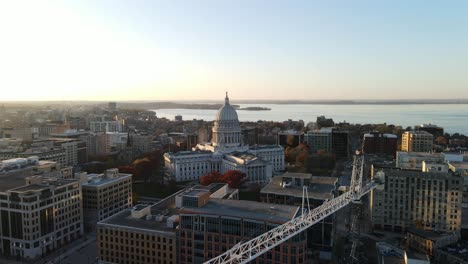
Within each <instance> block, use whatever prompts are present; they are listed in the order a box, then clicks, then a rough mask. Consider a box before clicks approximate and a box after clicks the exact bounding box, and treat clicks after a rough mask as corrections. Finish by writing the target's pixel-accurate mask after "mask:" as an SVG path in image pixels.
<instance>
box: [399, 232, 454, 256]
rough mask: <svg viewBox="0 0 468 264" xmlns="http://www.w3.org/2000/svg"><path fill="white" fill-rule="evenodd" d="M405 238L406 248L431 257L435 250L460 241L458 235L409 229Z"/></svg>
mask: <svg viewBox="0 0 468 264" xmlns="http://www.w3.org/2000/svg"><path fill="white" fill-rule="evenodd" d="M406 238H407V240H406V243H407V245H408V247H410V248H412V249H414V250H416V251H418V252H421V253H424V254H427V255H429V256H431V257H433V256H434V255H435V252H436V250H437V248H441V247H444V246H447V245H450V244H453V243H455V242H457V241H458V240H459V239H460V233H459V232H436V231H431V230H421V229H416V228H409V229H408V230H407V233H406Z"/></svg>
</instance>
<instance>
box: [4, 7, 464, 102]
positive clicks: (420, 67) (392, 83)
mask: <svg viewBox="0 0 468 264" xmlns="http://www.w3.org/2000/svg"><path fill="white" fill-rule="evenodd" d="M226 90H227V91H229V93H230V97H231V99H233V100H236V99H400V98H410V99H419V98H421V99H425V98H468V1H427V0H424V1H416V0H411V1H408V0H401V1H375V0H369V1H354V0H353V1H348V0H343V1H334V0H331V1H322V0H321V1H311V0H307V1H284V0H283V1H272V0H269V1H266V0H265V1H254V0H244V1H242V0H241V1H239V0H236V1H228V0H212V1H203V0H187V1H177V0H168V1H157V0H151V1H138V0H136V1H116V0H111V1H94V0H93V1H83V0H80V1H72V0H70V1H18V0H14V1H8V0H5V1H1V2H0V101H1V100H18V99H23V100H51V99H52V100H62V99H66V100H74V99H77V100H78V99H79V100H81V99H85V100H139V99H143V100H151V99H155V100H165V99H183V100H193V99H219V100H222V98H223V97H224V91H226Z"/></svg>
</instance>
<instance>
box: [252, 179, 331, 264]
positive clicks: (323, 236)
mask: <svg viewBox="0 0 468 264" xmlns="http://www.w3.org/2000/svg"><path fill="white" fill-rule="evenodd" d="M304 186H306V187H307V193H308V198H309V203H308V204H309V205H310V207H311V209H313V208H315V207H318V206H320V205H322V204H323V203H324V202H325V201H327V200H331V199H333V198H334V197H335V196H336V195H337V187H338V178H336V177H323V176H312V175H311V174H308V173H284V174H282V175H280V176H276V177H273V178H272V180H271V181H270V182H269V183H268V184H267V185H266V186H265V187H263V188H262V190H261V191H260V200H261V201H262V202H264V203H274V204H286V205H294V206H302V200H303V197H304V193H303V187H304ZM333 222H334V218H333V215H332V216H329V217H327V218H325V219H324V220H322V221H320V222H319V223H317V224H316V225H314V226H312V227H310V228H309V229H308V230H307V240H308V241H307V247H308V248H309V249H311V250H316V251H318V252H319V255H320V256H321V258H322V259H323V260H331V252H332V246H333Z"/></svg>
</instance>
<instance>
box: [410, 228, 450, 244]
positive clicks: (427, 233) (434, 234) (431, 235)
mask: <svg viewBox="0 0 468 264" xmlns="http://www.w3.org/2000/svg"><path fill="white" fill-rule="evenodd" d="M407 231H408V233H412V234H415V235H417V236H420V237H424V238H426V239H430V240H432V241H435V240H437V239H439V238H443V237H446V236H451V235H453V233H447V232H438V231H432V230H422V229H417V228H408V230H407Z"/></svg>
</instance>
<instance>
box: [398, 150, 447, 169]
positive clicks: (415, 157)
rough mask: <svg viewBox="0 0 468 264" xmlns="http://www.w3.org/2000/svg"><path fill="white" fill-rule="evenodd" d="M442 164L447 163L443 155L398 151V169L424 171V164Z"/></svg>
mask: <svg viewBox="0 0 468 264" xmlns="http://www.w3.org/2000/svg"><path fill="white" fill-rule="evenodd" d="M423 161H426V162H429V163H441V162H444V161H445V156H444V154H442V153H430V152H405V151H397V153H396V165H395V166H396V167H397V168H401V169H405V170H406V169H412V170H418V171H419V170H422V162H423Z"/></svg>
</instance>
